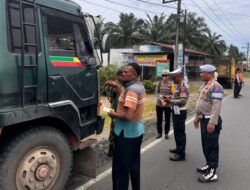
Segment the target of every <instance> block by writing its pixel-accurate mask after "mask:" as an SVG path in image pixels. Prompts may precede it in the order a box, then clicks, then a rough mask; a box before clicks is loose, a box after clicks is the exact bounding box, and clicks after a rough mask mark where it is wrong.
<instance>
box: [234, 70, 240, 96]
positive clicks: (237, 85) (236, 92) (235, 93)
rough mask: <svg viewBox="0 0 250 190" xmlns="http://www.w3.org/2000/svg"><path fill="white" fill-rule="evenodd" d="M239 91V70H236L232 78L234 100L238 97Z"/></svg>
mask: <svg viewBox="0 0 250 190" xmlns="http://www.w3.org/2000/svg"><path fill="white" fill-rule="evenodd" d="M240 89H241V81H240V69H239V68H237V69H236V71H235V76H234V98H238V97H239V93H240Z"/></svg>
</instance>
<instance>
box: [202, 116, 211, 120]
mask: <svg viewBox="0 0 250 190" xmlns="http://www.w3.org/2000/svg"><path fill="white" fill-rule="evenodd" d="M210 118H211V115H201V119H210Z"/></svg>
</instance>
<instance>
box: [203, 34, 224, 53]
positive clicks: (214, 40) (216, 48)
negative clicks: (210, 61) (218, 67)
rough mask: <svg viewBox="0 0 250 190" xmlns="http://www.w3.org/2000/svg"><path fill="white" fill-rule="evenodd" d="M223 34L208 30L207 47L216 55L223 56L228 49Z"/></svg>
mask: <svg viewBox="0 0 250 190" xmlns="http://www.w3.org/2000/svg"><path fill="white" fill-rule="evenodd" d="M221 37H222V36H221V35H220V34H217V33H216V32H215V33H213V34H212V33H211V32H210V31H208V33H207V39H206V42H205V49H206V50H207V52H208V53H210V54H211V55H214V56H222V55H223V54H224V53H225V51H226V43H225V41H224V40H222V39H221Z"/></svg>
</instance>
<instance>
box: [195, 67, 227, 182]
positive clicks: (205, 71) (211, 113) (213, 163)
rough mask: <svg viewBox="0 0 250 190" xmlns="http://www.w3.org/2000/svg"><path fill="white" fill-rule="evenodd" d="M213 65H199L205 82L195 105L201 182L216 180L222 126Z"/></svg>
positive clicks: (220, 87)
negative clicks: (199, 143)
mask: <svg viewBox="0 0 250 190" xmlns="http://www.w3.org/2000/svg"><path fill="white" fill-rule="evenodd" d="M215 69H216V68H215V67H214V66H213V65H209V64H207V65H203V66H200V78H201V80H203V81H204V82H205V83H204V84H203V85H202V86H201V87H200V91H199V92H200V94H199V98H198V101H197V105H196V117H195V120H194V126H195V128H198V127H199V124H200V127H201V141H202V149H203V154H204V156H205V159H206V165H205V166H203V167H200V168H197V172H199V173H202V174H203V175H202V176H201V177H199V181H200V182H202V183H208V182H215V181H217V180H218V176H217V174H216V168H217V167H218V159H219V135H220V130H221V126H222V120H221V117H220V109H221V102H222V98H223V88H222V86H221V85H220V84H219V83H218V82H217V81H215V80H214V71H215Z"/></svg>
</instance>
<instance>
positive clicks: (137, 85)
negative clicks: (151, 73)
mask: <svg viewBox="0 0 250 190" xmlns="http://www.w3.org/2000/svg"><path fill="white" fill-rule="evenodd" d="M145 97H146V93H145V88H144V86H143V85H142V83H141V82H139V81H137V80H136V81H132V82H129V83H128V84H126V85H125V88H124V90H123V92H122V93H121V94H120V97H119V100H118V107H117V112H118V113H120V112H125V108H129V109H132V110H134V116H133V118H132V120H131V121H125V120H121V119H118V118H116V119H115V134H116V135H118V136H119V135H120V133H121V131H122V130H123V131H124V137H127V138H135V137H139V136H140V135H142V134H143V133H144V124H143V120H142V114H143V111H144V104H145V99H146V98H145Z"/></svg>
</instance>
